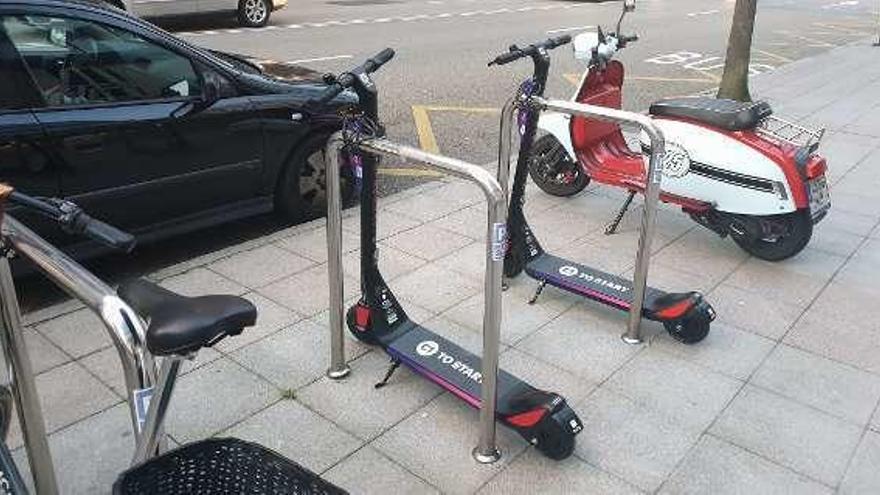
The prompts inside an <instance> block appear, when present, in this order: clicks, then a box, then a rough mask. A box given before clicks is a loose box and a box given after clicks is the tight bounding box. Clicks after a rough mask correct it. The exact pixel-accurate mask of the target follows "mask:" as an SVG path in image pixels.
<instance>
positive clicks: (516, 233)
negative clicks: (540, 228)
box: [495, 44, 715, 344]
mask: <svg viewBox="0 0 880 495" xmlns="http://www.w3.org/2000/svg"><path fill="white" fill-rule="evenodd" d="M547 49H548V47H547V46H545V45H541V44H538V45H532V46H529V47H526V48H523V49H519V48H516V47H511V50H510V53H509V54H506V55H503V56H501V57H499V59H497V60H496V61H495V64H497V65H503V64H507V63H510V62H513V61H514V60H518V59H520V58H523V57H531V59H532V62H533V63H534V66H535V69H534V75H533V76H532V78H531V79H529V80H527V81H525V82H524V83H523V84H522V85H521V86H520V90H519V91H520V96H521V101H522V102H523V103H524V104H523V105H522V107H521V108H519V115H518V116H517V123H518V124H519V125H518V127H519V129H520V132H521V134H522V138H521V140H520V149H519V155H518V156H517V164H516V172H515V175H514V179H513V187H512V190H511V195H510V204H509V209H508V216H507V230H508V235H509V243H510V244H509V249H508V251H507V255H506V257H505V259H504V274H505V276H507V277H515V276H517V275H519V274H520V273H521V272H522V271H523V270H525V272H526V274H528V275H529V276H530V277H532V278H534V279H536V280H538V282H539V284H538V288H537V289H536V291H535V294H534V296H533V297H532V299H531V300H530V301H529V303H531V304H533V303H534V302H535V301H537V299H538V297H539V296H540V295H541V292H542V291H543V290H544V287H545V286H546V285H548V284H549V285H552V286H554V287H558V288H560V289H563V290H566V291H568V292H571V293H574V294H577V295H579V296H582V297H585V298H587V299H591V300H594V301H597V302H600V303H602V304H606V305H608V306H611V307H613V308H616V309H619V310H621V311H629V310H630V308H631V306H632V304H633V283H632V281H630V280H627V279H624V278H622V277H619V276H617V275H613V274H610V273H605V272H603V271H601V270H597V269H595V268H591V267H589V266H586V265H582V264H579V263H575V262H572V261H569V260H566V259H563V258H560V257H558V256H554V255H552V254H549V253H547V252H546V251H544V249H543V248H542V247H541V245H540V243H539V242H538V239H537V237H536V236H535V233H534V232H533V231H532V229H531V228H530V227H529V224H528V222H527V221H526V217H525V213H524V212H523V205H524V204H525V186H526V179H527V177H528V175H529V157H530V155H531V151H532V145H533V143H534V141H535V135H536V133H537V129H538V118H539V116H540V113H539V112H538V111H537V110H536V109H534V108H529V106H528V98H530V97H533V96H538V97H540V96H543V94H544V89H545V86H546V84H547V77H548V73H549V71H550V56H549V54H548V53H547ZM506 138H507V136H501V139H506ZM506 165H507V164H504V166H506ZM642 316H643V317H644V318H646V319H648V320H653V321H659V322H661V323H663V325H664V327H665V328H666V330H667V331H668V332H669V334H670V335H671V336H672V337H674V338H675V339H677V340H679V341H681V342H684V343H687V344H693V343H696V342H699V341H701V340H703V339H704V338H705V337H706V335H708V333H709V326H710V324H711V322H712V320H714V319H715V311H714V310H713V309H712V306H710V305H709V303H708V302H706V300H705V299H704V298H703V296H702V294H700V293H699V292H684V293H669V292H664V291H662V290H660V289H655V288H652V287H646V291H645V301H644V306H643V309H642Z"/></svg>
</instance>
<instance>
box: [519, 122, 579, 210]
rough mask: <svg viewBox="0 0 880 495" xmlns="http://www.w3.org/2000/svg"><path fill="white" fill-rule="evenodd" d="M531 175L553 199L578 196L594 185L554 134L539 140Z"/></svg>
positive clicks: (530, 166) (533, 157)
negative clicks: (555, 197)
mask: <svg viewBox="0 0 880 495" xmlns="http://www.w3.org/2000/svg"><path fill="white" fill-rule="evenodd" d="M529 175H530V176H531V177H532V180H533V181H535V184H537V185H538V187H540V188H541V190H542V191H544V192H545V193H547V194H550V195H553V196H560V197H567V196H574V195H575V194H577V193H579V192H581V191H583V190H584V188H585V187H587V186H588V185H589V184H590V176H589V175H587V174H586V173H585V172H584V171H583V170H582V169H581V167H580V165H579V164H578V163H577V162H576V161H574V160H572V159H571V157H570V156H568V152H567V151H566V150H565V147H563V146H562V144H561V143H560V142H559V141H558V140H557V139H556V138H555V137H553V136H552V135H550V134H547V135H546V136H542V137H541V138H540V139H538V140H537V141H535V144H534V146H533V147H532V152H531V155H530V156H529Z"/></svg>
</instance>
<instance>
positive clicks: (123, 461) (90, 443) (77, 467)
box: [15, 404, 134, 495]
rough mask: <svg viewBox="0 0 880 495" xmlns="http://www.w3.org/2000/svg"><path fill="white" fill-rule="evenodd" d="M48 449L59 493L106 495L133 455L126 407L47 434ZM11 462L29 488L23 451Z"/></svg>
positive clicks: (111, 410)
mask: <svg viewBox="0 0 880 495" xmlns="http://www.w3.org/2000/svg"><path fill="white" fill-rule="evenodd" d="M49 449H50V451H51V452H52V462H53V464H54V467H55V476H56V479H57V481H58V487H59V488H60V493H64V494H70V495H80V494H82V495H93V494H104V493H106V494H109V493H110V492H111V489H112V487H113V482H114V481H116V478H117V477H118V476H119V473H121V472H122V471H123V470H125V469H126V468H127V467H128V466H129V463H130V462H131V457H132V455H133V454H134V440H133V435H132V432H131V422H130V420H129V415H128V406H127V405H125V404H119V405H117V406H114V407H112V408H110V409H107V410H106V411H102V412H100V413H98V414H96V415H94V416H91V417H89V418H86V419H85V420H83V421H81V422H79V423H76V424H74V425H73V426H71V427H69V428H65V429H64V430H61V431H59V432H56V433H54V434H52V435H49ZM15 460H16V464H17V466H18V467H19V469H20V470H21V471H22V473H21V474H22V476H23V477H24V478H25V479H26V480H27V481H28V485H30V483H31V482H30V469H28V466H27V460H26V456H25V455H24V449H20V450H18V451H16V452H15ZM31 493H36V492H31Z"/></svg>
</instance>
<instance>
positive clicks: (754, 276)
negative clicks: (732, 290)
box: [725, 253, 842, 308]
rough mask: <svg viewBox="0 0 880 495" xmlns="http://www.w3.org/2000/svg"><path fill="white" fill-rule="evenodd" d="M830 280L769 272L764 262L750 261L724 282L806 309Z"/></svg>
mask: <svg viewBox="0 0 880 495" xmlns="http://www.w3.org/2000/svg"><path fill="white" fill-rule="evenodd" d="M801 254H803V253H801ZM841 261H842V260H841ZM830 277H831V274H828V278H820V277H817V276H815V275H810V274H805V273H797V272H794V271H787V272H786V271H783V270H780V269H773V267H772V266H769V264H768V263H766V262H763V261H760V260H756V259H754V258H752V259H750V260H749V261H747V262H746V263H745V264H744V265H742V266H741V267H739V268H738V269H737V270H736V271H735V272H733V274H732V275H730V277H729V278H728V279H727V280H726V281H725V283H727V284H729V285H733V286H735V287H739V288H740V289H745V290H748V291H751V292H754V293H755V294H757V295H759V296H761V297H766V298H769V299H774V300H785V301H788V302H789V303H790V304H793V305H796V306H798V307H799V308H806V307H807V306H808V305H809V304H810V302H811V301H812V300H813V299H814V298H815V297H816V296H817V295H818V294H819V292H820V291H821V290H822V288H823V287H824V286H825V284H827V283H828V279H829V278H830Z"/></svg>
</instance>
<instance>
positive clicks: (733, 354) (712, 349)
mask: <svg viewBox="0 0 880 495" xmlns="http://www.w3.org/2000/svg"><path fill="white" fill-rule="evenodd" d="M651 345H652V346H653V348H654V349H657V350H661V351H663V352H665V353H668V354H671V355H673V356H675V357H677V358H679V359H683V360H685V361H688V362H691V363H694V364H698V365H700V366H704V367H706V368H709V369H711V370H713V371H717V372H718V373H721V374H724V375H727V376H729V377H732V378H736V379H739V380H747V379H748V378H749V376H750V375H751V374H752V372H753V371H755V369H756V368H757V367H758V366H759V365H760V364H761V361H763V360H764V358H765V357H767V354H769V353H770V351H771V350H773V345H774V343H773V341H771V340H769V339H766V338H764V337H761V336H758V335H755V334H752V333H749V332H745V331H742V330H739V329H737V328H734V327H731V326H727V325H724V324H722V323H718V322H717V321H716V322H713V323H712V329H711V331H710V332H709V335H708V336H706V338H705V339H704V340H703V341H702V342H700V343H698V344H695V345H685V344H682V343H681V342H679V341H677V340H675V339H673V338H672V337H671V336H669V334H668V333H661V334H659V337H658V338H656V339H654V340H653V341H652V342H651Z"/></svg>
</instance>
